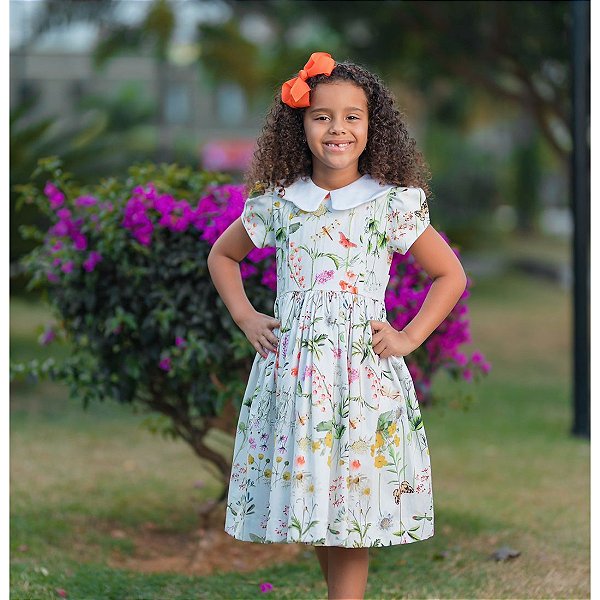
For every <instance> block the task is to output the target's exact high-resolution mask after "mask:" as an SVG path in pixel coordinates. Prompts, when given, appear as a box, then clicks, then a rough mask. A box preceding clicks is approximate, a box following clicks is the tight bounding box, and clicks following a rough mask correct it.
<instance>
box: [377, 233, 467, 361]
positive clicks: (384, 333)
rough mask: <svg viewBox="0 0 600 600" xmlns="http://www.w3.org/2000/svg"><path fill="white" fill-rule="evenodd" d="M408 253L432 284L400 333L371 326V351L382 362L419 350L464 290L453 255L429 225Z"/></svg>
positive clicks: (381, 324)
mask: <svg viewBox="0 0 600 600" xmlns="http://www.w3.org/2000/svg"><path fill="white" fill-rule="evenodd" d="M410 252H411V253H412V255H413V256H414V257H415V260H416V261H417V262H418V263H419V264H420V265H421V267H423V269H425V271H426V273H427V274H428V275H429V277H431V278H432V279H433V283H432V284H431V288H430V289H429V292H428V293H427V297H426V298H425V301H424V302H423V305H422V306H421V308H420V309H419V312H418V313H417V314H416V315H415V316H414V318H413V319H412V321H411V322H410V323H408V324H407V325H406V326H405V327H404V329H403V330H402V331H398V330H396V329H394V328H393V327H392V326H391V325H390V324H389V323H388V322H387V321H385V322H382V321H373V322H372V324H371V325H372V332H373V333H374V335H373V350H374V351H375V352H376V353H377V354H379V355H380V356H381V358H388V357H389V356H391V355H394V356H405V355H406V354H410V353H411V352H412V351H413V350H415V349H416V348H418V347H419V346H420V345H421V344H422V343H423V342H424V341H425V340H426V339H427V337H428V336H429V335H430V334H431V333H432V332H433V331H435V329H436V328H437V327H438V325H439V324H440V323H441V322H442V321H443V320H444V319H445V318H446V317H447V316H448V315H449V314H450V312H451V311H452V309H453V308H454V307H455V306H456V303H457V302H458V301H459V299H460V297H461V296H462V293H463V292H464V290H465V288H466V286H467V276H466V274H465V271H464V269H463V267H462V265H461V263H460V261H459V260H458V258H457V257H456V254H454V252H453V251H452V248H450V246H449V245H448V244H447V243H446V241H445V240H444V238H443V237H442V236H441V235H440V234H439V233H438V232H437V231H436V230H435V229H434V228H433V227H432V226H431V225H428V226H427V227H426V228H425V229H424V230H423V232H422V233H421V234H420V235H419V237H418V238H417V239H416V240H415V241H414V242H413V244H412V245H411V247H410ZM375 332H376V333H375Z"/></svg>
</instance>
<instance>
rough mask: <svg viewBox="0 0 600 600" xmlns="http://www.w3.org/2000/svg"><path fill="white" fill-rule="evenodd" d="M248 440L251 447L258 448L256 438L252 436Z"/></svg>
mask: <svg viewBox="0 0 600 600" xmlns="http://www.w3.org/2000/svg"><path fill="white" fill-rule="evenodd" d="M248 441H249V443H250V448H252V450H256V440H255V439H254V438H253V437H251V438H250V439H249V440H248Z"/></svg>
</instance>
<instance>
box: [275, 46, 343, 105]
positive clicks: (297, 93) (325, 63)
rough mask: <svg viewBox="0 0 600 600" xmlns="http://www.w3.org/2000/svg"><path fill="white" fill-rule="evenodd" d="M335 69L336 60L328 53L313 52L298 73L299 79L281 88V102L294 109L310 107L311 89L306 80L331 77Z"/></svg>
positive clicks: (291, 80)
mask: <svg viewBox="0 0 600 600" xmlns="http://www.w3.org/2000/svg"><path fill="white" fill-rule="evenodd" d="M333 67H335V60H333V58H331V54H328V53H327V52H313V53H312V54H311V55H310V58H309V59H308V62H307V63H306V64H305V65H304V68H303V69H301V70H300V72H299V73H298V77H293V78H292V79H290V80H288V81H286V82H285V83H284V84H283V85H282V86H281V100H282V101H283V102H285V103H286V104H287V105H288V106H291V107H292V108H304V107H306V106H310V100H309V95H310V94H309V92H310V87H309V85H308V83H306V80H307V79H308V78H309V77H314V76H315V75H320V74H321V73H323V74H324V75H327V76H329V75H331V71H333Z"/></svg>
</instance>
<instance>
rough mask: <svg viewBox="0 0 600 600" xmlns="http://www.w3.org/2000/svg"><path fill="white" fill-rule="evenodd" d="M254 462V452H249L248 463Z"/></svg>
mask: <svg viewBox="0 0 600 600" xmlns="http://www.w3.org/2000/svg"><path fill="white" fill-rule="evenodd" d="M253 462H254V456H252V454H248V464H252V463H253Z"/></svg>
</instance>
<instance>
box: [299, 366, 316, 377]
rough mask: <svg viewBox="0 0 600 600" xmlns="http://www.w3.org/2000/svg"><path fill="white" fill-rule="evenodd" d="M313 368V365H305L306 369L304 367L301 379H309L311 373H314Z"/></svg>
mask: <svg viewBox="0 0 600 600" xmlns="http://www.w3.org/2000/svg"><path fill="white" fill-rule="evenodd" d="M314 370H315V368H314V366H313V365H306V367H304V375H303V377H302V378H303V379H306V378H307V377H310V376H311V375H312V374H313V373H314Z"/></svg>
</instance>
